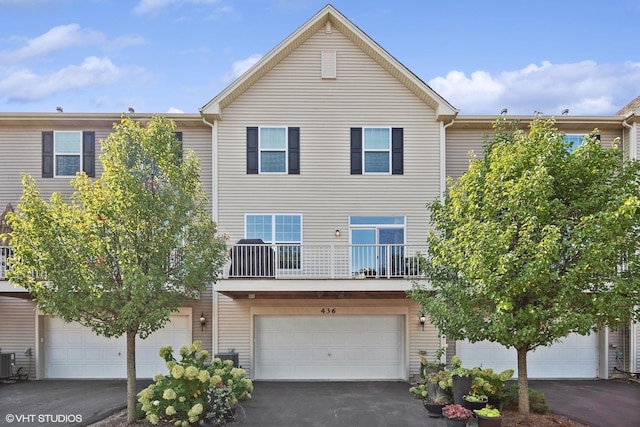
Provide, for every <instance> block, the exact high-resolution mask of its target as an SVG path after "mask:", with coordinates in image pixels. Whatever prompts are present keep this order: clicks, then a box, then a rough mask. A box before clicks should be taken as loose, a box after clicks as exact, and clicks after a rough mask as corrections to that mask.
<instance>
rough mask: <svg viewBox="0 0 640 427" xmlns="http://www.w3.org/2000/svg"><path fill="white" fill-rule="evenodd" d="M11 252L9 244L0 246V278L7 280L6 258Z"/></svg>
mask: <svg viewBox="0 0 640 427" xmlns="http://www.w3.org/2000/svg"><path fill="white" fill-rule="evenodd" d="M12 254H13V251H12V250H11V248H10V247H9V246H0V280H7V259H8V258H9V257H10V256H11V255H12Z"/></svg>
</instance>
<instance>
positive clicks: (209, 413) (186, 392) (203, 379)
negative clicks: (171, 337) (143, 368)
mask: <svg viewBox="0 0 640 427" xmlns="http://www.w3.org/2000/svg"><path fill="white" fill-rule="evenodd" d="M180 356H181V360H180V361H177V360H176V359H175V358H174V357H173V349H172V348H171V347H163V348H161V349H160V357H162V358H163V359H164V360H165V361H166V364H167V369H168V370H169V373H168V374H167V375H162V374H159V375H156V376H155V377H154V378H153V379H154V381H155V383H154V384H151V385H150V386H149V387H147V388H145V389H144V390H142V391H141V392H140V393H139V394H138V401H139V402H140V403H141V404H142V411H143V412H144V413H145V416H146V419H147V420H149V421H150V422H151V423H152V424H157V423H158V422H160V420H166V421H169V422H171V423H173V424H175V425H176V426H182V427H187V426H189V425H191V424H195V423H198V422H200V421H203V420H208V421H209V422H212V423H219V424H222V423H224V422H225V419H226V418H228V417H230V416H232V414H233V412H232V408H234V407H235V406H236V405H237V404H238V401H239V400H247V399H250V398H251V392H252V391H253V383H252V381H251V380H250V379H249V378H245V370H244V369H241V368H234V367H233V362H232V361H231V360H225V361H222V360H220V359H219V358H215V359H213V361H212V363H211V364H210V365H207V364H205V361H206V360H207V359H208V358H209V352H207V351H206V350H202V349H201V343H200V341H195V342H194V343H193V344H191V345H189V346H184V347H182V348H181V349H180Z"/></svg>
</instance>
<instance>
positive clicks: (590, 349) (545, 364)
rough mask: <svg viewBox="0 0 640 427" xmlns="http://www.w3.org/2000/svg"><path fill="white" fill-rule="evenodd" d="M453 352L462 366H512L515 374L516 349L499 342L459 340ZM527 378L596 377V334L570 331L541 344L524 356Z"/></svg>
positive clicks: (502, 367) (497, 367)
mask: <svg viewBox="0 0 640 427" xmlns="http://www.w3.org/2000/svg"><path fill="white" fill-rule="evenodd" d="M456 353H457V354H458V356H460V358H461V359H462V362H463V366H465V367H473V366H482V367H484V368H493V369H494V371H498V372H501V371H504V370H506V369H513V370H514V376H517V375H518V371H517V364H518V356H517V352H516V350H515V349H513V348H509V349H508V348H505V347H503V346H502V345H500V344H498V343H493V342H489V341H481V342H478V343H469V342H467V341H458V342H457V343H456ZM527 375H528V377H529V378H596V377H597V376H598V339H597V334H595V333H594V334H591V335H587V336H582V335H577V334H571V335H569V336H568V337H566V338H565V339H563V340H562V341H560V342H558V343H555V344H553V345H551V346H548V347H540V348H537V349H536V350H535V351H530V352H529V353H528V355H527Z"/></svg>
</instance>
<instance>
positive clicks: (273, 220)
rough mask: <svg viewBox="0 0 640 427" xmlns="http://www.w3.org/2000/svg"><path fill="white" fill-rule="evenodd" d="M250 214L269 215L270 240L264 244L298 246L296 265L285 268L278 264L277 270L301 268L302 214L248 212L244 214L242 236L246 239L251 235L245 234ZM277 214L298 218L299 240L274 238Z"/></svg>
mask: <svg viewBox="0 0 640 427" xmlns="http://www.w3.org/2000/svg"><path fill="white" fill-rule="evenodd" d="M250 216H270V217H271V240H270V241H264V243H265V244H269V245H281V246H287V245H290V246H299V259H298V266H297V267H295V268H287V267H280V266H278V269H279V270H301V269H302V238H303V236H302V230H304V224H303V216H302V214H297V213H248V214H245V215H244V237H245V238H247V239H250V238H251V237H249V236H248V234H247V229H248V227H247V220H248V218H249V217H250ZM279 216H289V217H298V218H300V240H299V241H294V240H286V241H284V240H283V241H278V240H276V239H275V237H276V218H277V217H279ZM263 240H264V239H263Z"/></svg>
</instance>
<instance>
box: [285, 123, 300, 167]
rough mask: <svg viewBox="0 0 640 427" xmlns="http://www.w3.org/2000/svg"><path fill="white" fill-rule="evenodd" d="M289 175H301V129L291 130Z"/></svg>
mask: <svg viewBox="0 0 640 427" xmlns="http://www.w3.org/2000/svg"><path fill="white" fill-rule="evenodd" d="M288 148H289V174H290V175H299V174H300V128H289V147H288Z"/></svg>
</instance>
